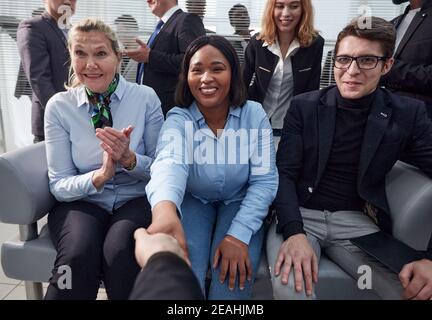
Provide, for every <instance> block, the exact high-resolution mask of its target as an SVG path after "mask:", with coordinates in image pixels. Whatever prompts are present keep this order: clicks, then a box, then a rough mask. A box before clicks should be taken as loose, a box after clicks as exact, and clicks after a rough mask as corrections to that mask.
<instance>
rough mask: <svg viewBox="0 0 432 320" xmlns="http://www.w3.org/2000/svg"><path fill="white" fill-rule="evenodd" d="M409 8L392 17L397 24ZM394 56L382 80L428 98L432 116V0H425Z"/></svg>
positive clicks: (404, 92)
mask: <svg viewBox="0 0 432 320" xmlns="http://www.w3.org/2000/svg"><path fill="white" fill-rule="evenodd" d="M408 11H409V7H407V9H406V11H405V13H404V14H403V15H401V16H399V17H397V18H396V19H394V20H393V21H392V22H393V24H394V25H395V26H396V28H397V27H398V26H399V24H400V23H401V22H402V20H403V18H404V16H405V14H406V13H407V12H408ZM394 57H395V64H394V65H393V68H392V69H391V70H390V72H389V73H388V74H387V75H386V76H384V77H383V79H382V81H381V84H382V85H384V86H385V87H386V88H388V89H390V90H391V91H394V92H396V93H398V94H402V95H407V96H412V97H414V98H417V99H420V100H422V101H424V102H425V103H426V105H427V108H428V113H429V115H430V116H432V0H423V6H422V8H421V10H420V11H419V12H417V14H416V15H415V17H414V19H413V21H412V22H411V24H410V26H409V28H408V30H407V32H406V33H405V35H404V37H403V39H402V41H401V43H400V45H399V48H398V49H397V51H396V53H395V56H394Z"/></svg>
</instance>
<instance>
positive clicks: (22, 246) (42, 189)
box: [0, 142, 432, 299]
mask: <svg viewBox="0 0 432 320" xmlns="http://www.w3.org/2000/svg"><path fill="white" fill-rule="evenodd" d="M0 190H1V193H0V204H1V205H0V222H3V223H10V224H17V225H19V235H17V236H16V237H14V238H13V239H11V240H9V241H6V242H4V243H3V245H2V250H1V263H2V266H3V270H4V273H5V275H6V276H7V277H9V278H13V279H18V280H24V281H25V285H26V292H27V298H28V299H41V298H42V282H48V279H49V278H50V273H51V269H52V266H53V265H54V260H55V256H56V251H55V249H54V247H53V245H52V243H51V239H50V236H49V232H48V228H47V227H46V226H43V227H42V228H41V230H40V231H39V230H38V227H37V221H38V220H40V219H42V218H43V217H44V216H45V215H46V214H47V213H48V212H49V211H50V209H51V208H52V206H53V205H54V202H55V200H54V198H53V196H52V195H51V194H50V192H49V188H48V176H47V164H46V154H45V144H44V143H43V142H41V143H38V144H35V145H31V146H28V147H24V148H21V149H18V150H15V151H12V152H8V153H6V154H3V155H1V156H0ZM387 193H388V199H389V203H390V208H391V210H392V218H393V221H394V223H393V232H394V235H395V236H396V237H397V238H398V239H400V240H402V241H404V242H405V243H407V244H409V245H410V246H412V247H414V248H416V249H419V250H424V249H426V247H427V245H428V242H429V239H430V236H431V227H430V226H431V225H432V214H430V208H432V181H431V180H430V179H429V178H428V177H426V176H425V175H423V174H422V173H421V172H419V170H417V169H415V168H413V167H411V166H408V165H406V164H404V163H398V164H397V165H396V166H395V167H394V168H393V170H392V171H391V173H390V174H389V175H388V178H387ZM265 260H266V259H265V258H263V259H262V263H261V266H260V270H259V271H258V277H257V282H256V285H255V287H254V293H253V297H254V298H257V299H272V290H271V283H270V280H269V277H270V276H269V272H268V266H267V265H266V263H265ZM319 272H320V281H319V283H318V286H317V288H316V292H317V297H318V298H319V299H374V298H378V297H377V296H375V295H374V294H373V292H371V291H368V290H365V291H360V290H359V289H358V288H357V285H356V281H354V279H352V278H351V277H350V276H349V275H348V274H346V273H345V272H344V271H343V270H342V269H340V268H339V267H338V266H337V265H335V264H334V263H332V262H331V261H330V260H328V259H327V258H326V257H325V256H323V258H322V259H321V262H320V271H319Z"/></svg>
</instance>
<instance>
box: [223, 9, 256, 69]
mask: <svg viewBox="0 0 432 320" xmlns="http://www.w3.org/2000/svg"><path fill="white" fill-rule="evenodd" d="M228 18H229V21H230V24H231V26H232V27H233V28H234V36H235V37H232V38H231V37H228V39H229V40H230V42H231V44H232V45H233V47H234V49H235V51H236V52H237V56H238V57H239V62H240V65H241V66H243V62H244V52H245V49H246V46H247V43H248V42H249V39H250V32H251V30H249V26H250V17H249V12H248V11H247V8H246V7H245V6H244V5H242V4H239V3H237V4H235V5H233V6H232V7H231V9H230V10H229V11H228Z"/></svg>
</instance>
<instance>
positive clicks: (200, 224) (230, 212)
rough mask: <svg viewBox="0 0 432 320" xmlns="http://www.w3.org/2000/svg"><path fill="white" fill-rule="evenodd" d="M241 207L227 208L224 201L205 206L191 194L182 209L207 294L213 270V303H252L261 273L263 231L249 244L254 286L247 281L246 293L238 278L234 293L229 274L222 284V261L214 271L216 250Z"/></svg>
mask: <svg viewBox="0 0 432 320" xmlns="http://www.w3.org/2000/svg"><path fill="white" fill-rule="evenodd" d="M240 204H241V201H236V202H232V203H230V204H227V205H226V204H224V203H223V202H222V201H218V202H211V203H207V204H204V203H202V202H201V201H200V200H199V199H197V198H195V197H193V196H192V195H191V194H189V193H187V194H185V197H184V200H183V203H182V206H181V208H182V215H183V217H182V224H183V228H184V231H185V236H186V242H187V245H188V250H189V259H190V261H191V264H192V269H193V270H194V272H195V274H196V276H197V278H198V280H199V282H200V286H201V288H202V290H203V292H205V279H206V275H207V271H208V268H209V267H211V283H210V288H209V292H208V297H207V298H208V299H209V300H229V299H249V298H250V297H251V291H252V284H253V281H254V279H255V274H256V272H257V270H258V266H259V261H260V256H261V249H262V244H263V240H264V230H263V227H261V229H260V230H259V231H258V232H257V233H256V234H255V235H253V236H252V238H251V241H250V242H249V258H250V261H251V264H252V267H253V274H252V280H251V281H250V282H249V281H247V280H246V283H245V288H244V290H240V289H239V277H238V274H237V276H236V283H235V287H234V290H233V291H231V290H229V288H228V276H229V274H227V277H226V279H225V281H224V282H223V283H220V282H219V273H220V260H219V265H218V267H217V268H216V269H213V257H214V253H215V251H216V248H217V247H218V245H219V243H220V242H221V241H222V239H223V238H224V237H225V236H226V234H227V232H228V229H229V228H230V226H231V222H232V220H233V219H234V217H235V215H236V214H237V212H238V210H239V208H240Z"/></svg>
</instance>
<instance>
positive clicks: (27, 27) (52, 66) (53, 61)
mask: <svg viewBox="0 0 432 320" xmlns="http://www.w3.org/2000/svg"><path fill="white" fill-rule="evenodd" d="M17 44H18V49H19V52H20V56H21V62H22V66H23V68H24V72H25V75H26V77H27V79H28V81H29V83H30V86H31V88H32V91H33V95H32V133H33V134H34V135H44V129H43V126H44V124H43V117H44V112H45V106H46V104H47V102H48V100H49V99H50V98H51V97H52V96H53V95H54V94H55V93H57V92H59V91H64V90H65V88H64V85H65V83H66V82H67V80H68V74H69V53H68V49H67V41H66V38H65V36H64V34H63V32H62V31H61V30H60V29H59V28H58V26H57V23H56V22H55V20H54V19H53V18H52V17H51V16H50V15H49V14H48V13H47V12H44V13H43V14H42V15H41V16H36V17H33V18H30V19H26V20H24V21H22V22H21V23H20V24H19V27H18V33H17Z"/></svg>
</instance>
